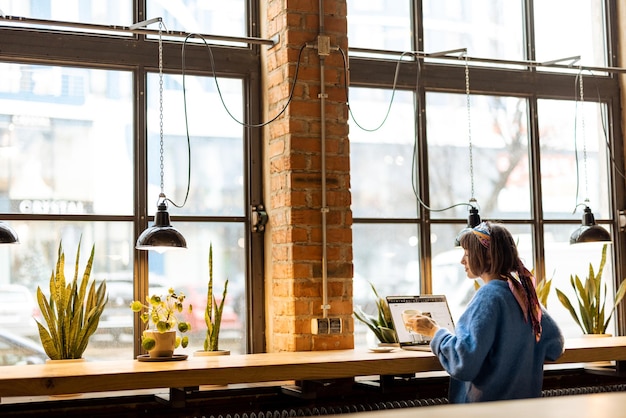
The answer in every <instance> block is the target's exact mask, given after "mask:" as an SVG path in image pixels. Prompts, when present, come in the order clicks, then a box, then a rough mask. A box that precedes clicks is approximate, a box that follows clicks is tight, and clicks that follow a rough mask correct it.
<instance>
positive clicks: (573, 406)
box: [358, 392, 626, 418]
mask: <svg viewBox="0 0 626 418" xmlns="http://www.w3.org/2000/svg"><path fill="white" fill-rule="evenodd" d="M624 405H626V392H613V393H595V394H591V395H576V396H556V397H548V398H536V399H523V400H514V401H498V402H483V403H474V404H464V405H437V406H429V407H428V412H427V416H428V418H458V417H463V418H500V417H507V418H528V417H533V418H555V417H564V418H590V417H612V418H619V417H626V408H624ZM418 414H419V408H418V410H417V412H416V410H415V408H400V409H392V410H388V411H373V412H359V415H358V416H359V418H415V417H416V416H419V415H418ZM425 415H426V414H425Z"/></svg>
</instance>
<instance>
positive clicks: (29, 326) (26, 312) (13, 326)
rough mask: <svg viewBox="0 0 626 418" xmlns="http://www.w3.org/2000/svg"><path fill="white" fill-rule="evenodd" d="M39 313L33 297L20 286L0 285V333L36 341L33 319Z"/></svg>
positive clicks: (24, 287) (35, 327) (36, 335)
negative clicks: (3, 332) (8, 333)
mask: <svg viewBox="0 0 626 418" xmlns="http://www.w3.org/2000/svg"><path fill="white" fill-rule="evenodd" d="M40 317H41V312H40V311H39V307H38V306H37V301H36V299H35V296H34V295H33V294H32V293H31V291H30V290H29V289H28V288H27V287H26V286H22V285H20V284H0V331H6V332H10V333H11V334H13V335H19V336H21V337H29V338H34V339H38V338H39V332H38V330H37V323H36V322H35V318H40Z"/></svg>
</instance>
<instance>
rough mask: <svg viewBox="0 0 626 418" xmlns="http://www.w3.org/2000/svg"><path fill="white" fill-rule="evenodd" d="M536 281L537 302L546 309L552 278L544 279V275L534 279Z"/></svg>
mask: <svg viewBox="0 0 626 418" xmlns="http://www.w3.org/2000/svg"><path fill="white" fill-rule="evenodd" d="M536 280H537V282H536V284H535V291H536V292H537V299H539V303H541V305H542V306H543V307H544V308H546V309H548V295H549V294H550V289H551V288H552V278H550V279H549V280H546V279H545V278H544V277H542V278H541V279H536Z"/></svg>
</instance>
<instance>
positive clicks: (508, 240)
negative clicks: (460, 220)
mask: <svg viewBox="0 0 626 418" xmlns="http://www.w3.org/2000/svg"><path fill="white" fill-rule="evenodd" d="M485 224H486V225H487V227H488V228H489V247H485V245H484V244H483V243H481V242H480V240H479V238H478V236H476V235H475V234H473V233H472V232H471V231H470V232H467V233H465V234H463V235H462V236H461V239H460V242H461V247H463V249H465V250H467V253H468V264H469V268H470V270H471V271H472V272H473V273H474V274H477V275H479V276H480V275H481V274H483V273H488V274H495V275H500V276H506V277H509V276H510V273H511V272H512V271H517V270H518V266H519V264H518V263H519V254H518V252H517V246H516V245H515V240H514V239H513V236H512V235H511V233H510V232H509V230H508V229H506V228H505V227H504V226H503V225H502V224H498V223H493V222H485Z"/></svg>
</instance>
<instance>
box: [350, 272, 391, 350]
mask: <svg viewBox="0 0 626 418" xmlns="http://www.w3.org/2000/svg"><path fill="white" fill-rule="evenodd" d="M370 286H371V287H372V291H373V292H374V296H376V307H377V315H376V316H374V315H370V314H367V313H365V312H363V310H362V309H361V307H360V306H357V309H356V310H355V311H354V316H355V317H356V318H357V319H358V320H359V321H361V322H363V323H364V324H365V325H367V326H368V327H369V329H371V330H372V332H373V333H374V335H376V338H378V341H380V342H381V343H397V342H398V336H397V335H396V331H395V329H394V327H393V321H392V320H391V311H390V310H389V305H387V301H386V300H385V299H384V298H381V297H380V296H379V295H378V291H376V288H375V287H374V284H373V283H370Z"/></svg>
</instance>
